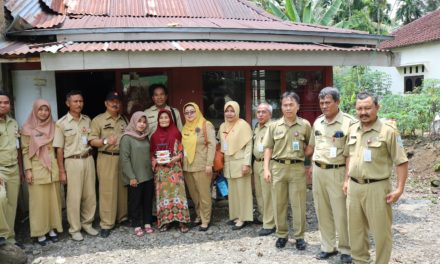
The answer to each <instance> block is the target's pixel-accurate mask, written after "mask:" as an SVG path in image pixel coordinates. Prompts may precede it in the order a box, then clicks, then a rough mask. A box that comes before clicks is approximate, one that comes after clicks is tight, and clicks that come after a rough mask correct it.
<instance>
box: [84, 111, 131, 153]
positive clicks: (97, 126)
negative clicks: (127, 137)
mask: <svg viewBox="0 0 440 264" xmlns="http://www.w3.org/2000/svg"><path fill="white" fill-rule="evenodd" d="M126 126H127V121H126V120H125V119H124V118H123V117H122V116H121V115H118V116H117V117H116V119H114V118H112V116H111V115H110V113H108V112H104V113H102V114H100V115H97V116H96V117H95V118H93V120H92V124H91V132H90V135H89V141H90V140H93V139H100V138H108V137H110V136H111V135H115V136H117V138H118V141H117V143H116V144H115V145H110V144H107V145H104V146H102V147H100V148H98V151H108V152H118V151H119V142H120V140H121V137H122V135H123V134H124V130H125V127H126Z"/></svg>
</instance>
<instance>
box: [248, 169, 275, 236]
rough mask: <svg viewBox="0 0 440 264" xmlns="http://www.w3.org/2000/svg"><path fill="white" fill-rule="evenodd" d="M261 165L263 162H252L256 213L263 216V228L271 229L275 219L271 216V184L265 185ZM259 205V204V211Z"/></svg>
mask: <svg viewBox="0 0 440 264" xmlns="http://www.w3.org/2000/svg"><path fill="white" fill-rule="evenodd" d="M263 165H264V163H263V161H254V166H253V172H254V180H255V196H256V198H257V205H258V211H259V212H260V214H262V216H263V218H262V222H263V228H264V229H272V228H274V227H275V218H274V215H273V203H272V184H270V183H267V182H266V180H264V168H263ZM257 190H259V191H257ZM258 193H260V194H258ZM259 195H260V196H261V197H260V198H259V197H258V196H259ZM259 200H260V201H259ZM260 203H261V211H260Z"/></svg>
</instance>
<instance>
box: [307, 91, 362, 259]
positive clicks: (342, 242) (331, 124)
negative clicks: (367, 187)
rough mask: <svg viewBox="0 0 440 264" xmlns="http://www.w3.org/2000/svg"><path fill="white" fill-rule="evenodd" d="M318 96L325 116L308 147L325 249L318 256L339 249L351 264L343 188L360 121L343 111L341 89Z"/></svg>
mask: <svg viewBox="0 0 440 264" xmlns="http://www.w3.org/2000/svg"><path fill="white" fill-rule="evenodd" d="M318 97H319V106H320V108H321V111H322V113H323V115H321V116H320V117H318V118H317V119H316V121H315V123H314V124H313V130H312V135H311V136H310V143H309V146H308V147H310V148H311V149H312V150H313V148H314V153H313V157H312V161H313V164H312V166H313V177H312V180H313V199H314V202H315V210H316V215H317V218H318V226H319V231H320V233H321V252H320V253H319V254H318V255H317V256H316V258H317V259H328V258H329V257H331V256H333V255H336V254H338V251H337V249H338V248H339V250H340V251H341V262H342V263H351V256H350V244H349V240H348V228H347V209H346V197H345V194H344V193H343V191H342V186H343V184H344V177H345V158H346V157H345V156H344V155H343V152H344V148H345V142H346V139H347V134H348V128H349V127H350V125H352V124H353V123H354V122H356V121H355V119H354V118H353V117H352V116H350V115H348V114H346V113H343V112H341V111H340V110H339V98H340V95H339V91H338V89H336V88H333V87H326V88H324V89H322V90H321V92H320V93H319V96H318ZM336 232H337V233H338V240H339V241H338V242H339V243H338V244H336Z"/></svg>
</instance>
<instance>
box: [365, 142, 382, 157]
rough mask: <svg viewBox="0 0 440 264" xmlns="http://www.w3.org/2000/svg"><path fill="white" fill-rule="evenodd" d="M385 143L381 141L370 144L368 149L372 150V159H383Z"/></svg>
mask: <svg viewBox="0 0 440 264" xmlns="http://www.w3.org/2000/svg"><path fill="white" fill-rule="evenodd" d="M384 146H385V142H383V141H381V140H380V139H379V140H377V141H374V142H371V143H370V144H368V149H369V150H371V157H372V159H383V157H384V155H385V153H383V152H384Z"/></svg>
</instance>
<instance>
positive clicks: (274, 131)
mask: <svg viewBox="0 0 440 264" xmlns="http://www.w3.org/2000/svg"><path fill="white" fill-rule="evenodd" d="M311 130H312V127H311V126H310V123H309V121H307V120H305V119H303V118H301V117H296V120H295V123H294V124H293V125H291V126H289V125H288V124H287V123H286V122H285V120H284V117H282V118H280V119H279V120H277V121H275V122H273V123H271V124H270V126H269V128H268V129H267V132H266V135H265V136H264V139H263V145H264V148H269V149H272V158H273V159H278V160H302V161H304V159H305V155H304V145H305V144H308V143H309V140H310V133H311Z"/></svg>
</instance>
